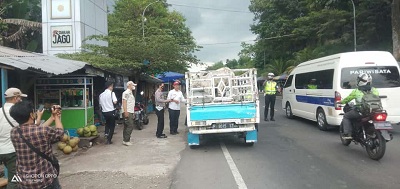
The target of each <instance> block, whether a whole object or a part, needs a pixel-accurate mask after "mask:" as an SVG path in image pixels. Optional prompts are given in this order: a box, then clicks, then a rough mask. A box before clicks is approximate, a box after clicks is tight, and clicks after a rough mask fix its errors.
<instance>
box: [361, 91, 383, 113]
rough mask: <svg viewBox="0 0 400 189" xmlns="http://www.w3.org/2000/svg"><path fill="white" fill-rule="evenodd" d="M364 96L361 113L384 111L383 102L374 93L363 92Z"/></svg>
mask: <svg viewBox="0 0 400 189" xmlns="http://www.w3.org/2000/svg"><path fill="white" fill-rule="evenodd" d="M363 93H364V96H363V97H362V99H361V112H362V113H363V114H369V113H371V112H372V111H377V110H382V102H381V98H379V96H377V95H374V94H373V93H372V91H363Z"/></svg>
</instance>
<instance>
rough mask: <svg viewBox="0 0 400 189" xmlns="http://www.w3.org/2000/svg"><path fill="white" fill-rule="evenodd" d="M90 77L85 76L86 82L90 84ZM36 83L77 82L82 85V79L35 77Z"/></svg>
mask: <svg viewBox="0 0 400 189" xmlns="http://www.w3.org/2000/svg"><path fill="white" fill-rule="evenodd" d="M91 83H92V79H89V78H86V84H91ZM36 84H39V85H43V84H61V85H62V84H78V85H83V84H84V79H83V78H79V79H37V80H36Z"/></svg>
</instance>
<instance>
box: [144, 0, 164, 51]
mask: <svg viewBox="0 0 400 189" xmlns="http://www.w3.org/2000/svg"><path fill="white" fill-rule="evenodd" d="M159 1H160V0H157V1H154V2H152V3H150V4H148V5H147V6H146V7H145V8H144V10H143V13H142V30H143V41H144V42H145V43H146V41H145V40H144V22H145V21H146V18H145V17H144V13H145V12H146V9H147V8H148V7H149V6H150V5H152V4H154V3H157V2H159Z"/></svg>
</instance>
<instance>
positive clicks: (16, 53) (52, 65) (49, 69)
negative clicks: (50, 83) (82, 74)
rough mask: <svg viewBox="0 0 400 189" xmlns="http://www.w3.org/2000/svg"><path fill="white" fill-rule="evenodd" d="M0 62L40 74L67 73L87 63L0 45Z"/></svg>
mask: <svg viewBox="0 0 400 189" xmlns="http://www.w3.org/2000/svg"><path fill="white" fill-rule="evenodd" d="M0 64H3V65H6V66H10V67H13V68H18V69H21V70H28V71H33V72H38V73H42V74H54V75H60V74H68V73H71V72H75V71H77V70H80V69H82V68H84V67H85V66H86V65H87V63H85V62H80V61H75V60H68V59H62V58H57V57H52V56H47V55H44V54H39V53H31V52H24V51H20V50H17V49H12V48H8V47H3V46H0Z"/></svg>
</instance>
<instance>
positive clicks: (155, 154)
mask: <svg viewBox="0 0 400 189" xmlns="http://www.w3.org/2000/svg"><path fill="white" fill-rule="evenodd" d="M185 116H186V110H185V109H184V107H182V110H181V114H180V118H179V129H178V131H179V132H180V134H178V135H170V134H169V118H168V112H167V111H166V112H165V128H164V133H165V134H166V135H167V136H168V138H166V139H159V138H156V136H155V132H156V128H157V116H156V115H155V114H154V113H152V114H150V115H149V119H150V123H149V124H148V125H145V127H144V129H143V130H137V129H136V128H135V129H134V130H133V132H132V138H131V142H132V143H133V145H132V146H124V145H122V132H123V124H122V123H121V124H118V125H117V126H116V128H115V132H116V134H114V137H113V140H112V141H113V144H111V145H104V144H97V145H94V146H93V147H91V148H89V149H87V150H85V149H79V151H78V152H77V153H75V154H70V155H64V154H62V152H61V151H59V150H57V151H54V152H55V153H56V152H57V157H59V161H60V166H61V174H60V182H61V186H62V187H63V188H76V189H80V188H82V189H83V188H85V189H90V188H93V189H95V188H96V189H97V188H113V189H117V188H121V189H122V188H124V189H125V188H140V189H144V188H169V186H170V184H171V173H172V172H173V170H174V168H175V167H176V165H177V164H178V162H179V160H180V158H181V157H180V152H181V151H182V150H183V149H185V147H186V126H184V123H185ZM99 131H104V126H102V127H100V128H99ZM99 133H100V135H101V137H103V134H104V132H99Z"/></svg>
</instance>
